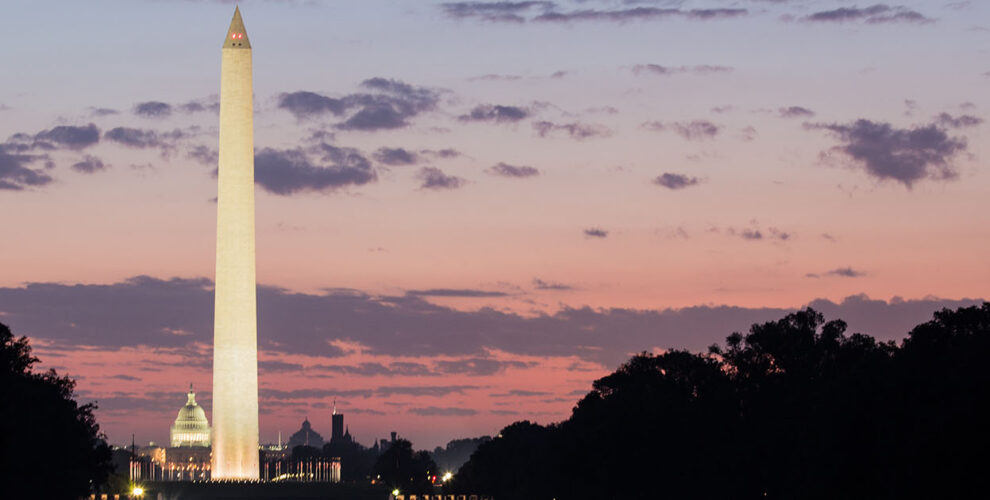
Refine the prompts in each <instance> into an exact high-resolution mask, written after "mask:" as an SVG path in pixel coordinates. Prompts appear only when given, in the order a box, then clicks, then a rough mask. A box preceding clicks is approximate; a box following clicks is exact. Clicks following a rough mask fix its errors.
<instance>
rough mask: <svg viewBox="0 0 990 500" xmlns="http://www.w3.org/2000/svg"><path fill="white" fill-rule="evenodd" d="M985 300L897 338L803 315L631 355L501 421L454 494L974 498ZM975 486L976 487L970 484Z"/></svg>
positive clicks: (982, 463)
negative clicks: (542, 420) (556, 401)
mask: <svg viewBox="0 0 990 500" xmlns="http://www.w3.org/2000/svg"><path fill="white" fill-rule="evenodd" d="M987 408H990V303H984V304H983V305H982V307H969V308H961V309H958V310H956V311H949V310H943V311H941V312H937V313H935V316H934V319H933V320H932V321H930V322H927V323H924V324H922V325H918V326H917V327H915V328H914V329H913V330H912V331H911V332H910V333H909V334H908V336H907V338H906V339H905V340H904V341H903V342H902V343H900V345H897V344H895V343H893V342H888V343H883V342H878V341H876V340H875V339H874V338H872V337H870V336H868V335H862V334H852V335H847V334H846V324H845V323H844V322H843V321H839V320H836V321H829V322H825V320H824V318H823V316H822V315H821V314H819V313H818V312H816V311H814V310H812V309H807V310H804V311H800V312H796V313H794V314H790V315H788V316H786V317H784V318H783V319H781V320H779V321H773V322H769V323H764V324H761V325H754V326H753V327H752V328H751V329H750V331H749V333H748V334H745V335H742V334H738V333H735V334H732V335H731V336H729V337H728V338H727V339H726V342H725V346H719V345H715V346H712V347H711V348H710V349H709V352H708V353H705V354H695V353H690V352H685V351H669V352H666V353H663V354H659V355H651V354H647V353H643V354H640V355H637V356H634V357H633V358H632V359H630V360H629V361H628V362H627V363H625V364H624V365H623V366H622V367H620V368H619V369H618V370H617V371H616V372H614V373H612V374H610V375H608V376H606V377H604V378H601V379H599V380H597V381H595V382H594V385H593V390H592V391H591V392H590V393H589V394H588V395H587V396H585V397H584V398H583V399H581V401H579V402H578V403H577V406H575V408H574V410H573V413H572V415H571V417H570V418H569V419H567V420H565V421H563V422H561V423H559V424H554V425H549V426H541V425H536V424H533V423H530V422H516V423H514V424H512V425H510V426H508V427H506V428H505V429H503V430H502V431H501V433H500V435H499V436H498V437H497V438H495V439H493V440H491V441H489V442H487V443H484V444H482V445H481V446H480V447H479V448H478V450H477V451H476V452H475V453H474V454H473V455H472V456H471V459H470V461H468V462H467V463H466V464H465V465H464V466H463V467H462V468H461V469H460V471H459V472H458V473H457V475H456V476H455V485H454V489H456V490H458V491H471V492H478V493H484V494H490V495H494V496H495V497H496V498H511V499H514V500H522V499H547V500H549V499H558V500H560V499H584V498H595V499H620V498H672V499H693V498H705V499H707V498H711V499H716V498H717V499H757V498H759V499H766V498H769V499H837V498H844V499H849V498H864V499H865V498H870V499H888V498H889V499H893V498H898V499H901V498H940V499H948V498H964V497H965V498H975V497H980V496H982V495H985V494H986V493H985V491H986V490H987V486H986V484H984V483H985V481H984V478H985V477H986V471H987V470H990V469H988V465H990V459H988V456H990V455H988V454H990V439H988V437H990V414H988V410H987ZM976 492H980V493H976Z"/></svg>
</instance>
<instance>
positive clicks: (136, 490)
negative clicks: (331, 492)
mask: <svg viewBox="0 0 990 500" xmlns="http://www.w3.org/2000/svg"><path fill="white" fill-rule="evenodd" d="M311 475H312V474H311ZM286 476H288V474H282V476H279V477H277V478H275V479H276V480H278V479H281V478H285V477H286ZM453 478H454V473H452V472H446V473H444V475H443V477H441V478H440V481H442V482H444V483H446V482H447V481H450V480H451V479H453ZM212 482H214V483H260V482H261V481H258V480H253V479H247V480H243V481H239V480H234V479H221V480H219V481H212ZM399 493H400V492H399V489H398V488H396V489H394V490H392V496H393V497H397V496H399ZM131 496H134V497H137V498H141V497H143V496H144V488H142V487H140V486H135V487H133V488H131Z"/></svg>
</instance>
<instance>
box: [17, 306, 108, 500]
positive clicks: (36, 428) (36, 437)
mask: <svg viewBox="0 0 990 500" xmlns="http://www.w3.org/2000/svg"><path fill="white" fill-rule="evenodd" d="M37 362H38V358H35V357H34V356H32V355H31V346H30V345H29V343H28V340H27V338H26V337H21V338H19V339H18V338H15V337H14V335H13V333H11V331H10V328H8V327H7V326H6V325H4V324H2V323H0V429H2V430H0V498H11V499H13V498H45V499H53V500H58V499H77V498H81V497H83V496H88V495H89V494H90V492H92V491H96V490H97V489H98V488H99V487H100V486H101V485H102V484H104V483H105V482H106V480H107V476H108V474H109V473H110V471H111V468H112V466H111V464H110V448H109V447H108V446H107V444H106V442H105V441H104V440H103V436H102V435H101V434H100V427H99V425H97V424H96V420H95V419H94V418H93V410H94V409H96V405H95V404H85V405H82V406H80V405H79V404H77V403H76V401H75V400H74V399H73V397H74V393H73V391H74V388H75V382H74V381H73V380H71V379H69V378H68V377H61V376H59V375H58V374H57V373H55V371H54V370H49V371H47V372H44V373H35V372H33V371H32V367H33V366H34V364H35V363H37Z"/></svg>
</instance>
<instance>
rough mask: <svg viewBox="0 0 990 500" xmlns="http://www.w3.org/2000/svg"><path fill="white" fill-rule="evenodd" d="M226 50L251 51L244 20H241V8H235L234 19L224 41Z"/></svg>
mask: <svg viewBox="0 0 990 500" xmlns="http://www.w3.org/2000/svg"><path fill="white" fill-rule="evenodd" d="M223 48H225V49H250V48H251V42H250V41H249V40H248V35H247V30H246V29H244V19H242V18H241V8H240V7H239V6H235V7H234V18H233V19H231V20H230V28H229V29H228V30H227V38H225V39H224V41H223Z"/></svg>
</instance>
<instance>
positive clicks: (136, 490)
mask: <svg viewBox="0 0 990 500" xmlns="http://www.w3.org/2000/svg"><path fill="white" fill-rule="evenodd" d="M131 496H133V497H136V498H141V497H143V496H144V488H142V487H140V486H135V487H133V488H131Z"/></svg>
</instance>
